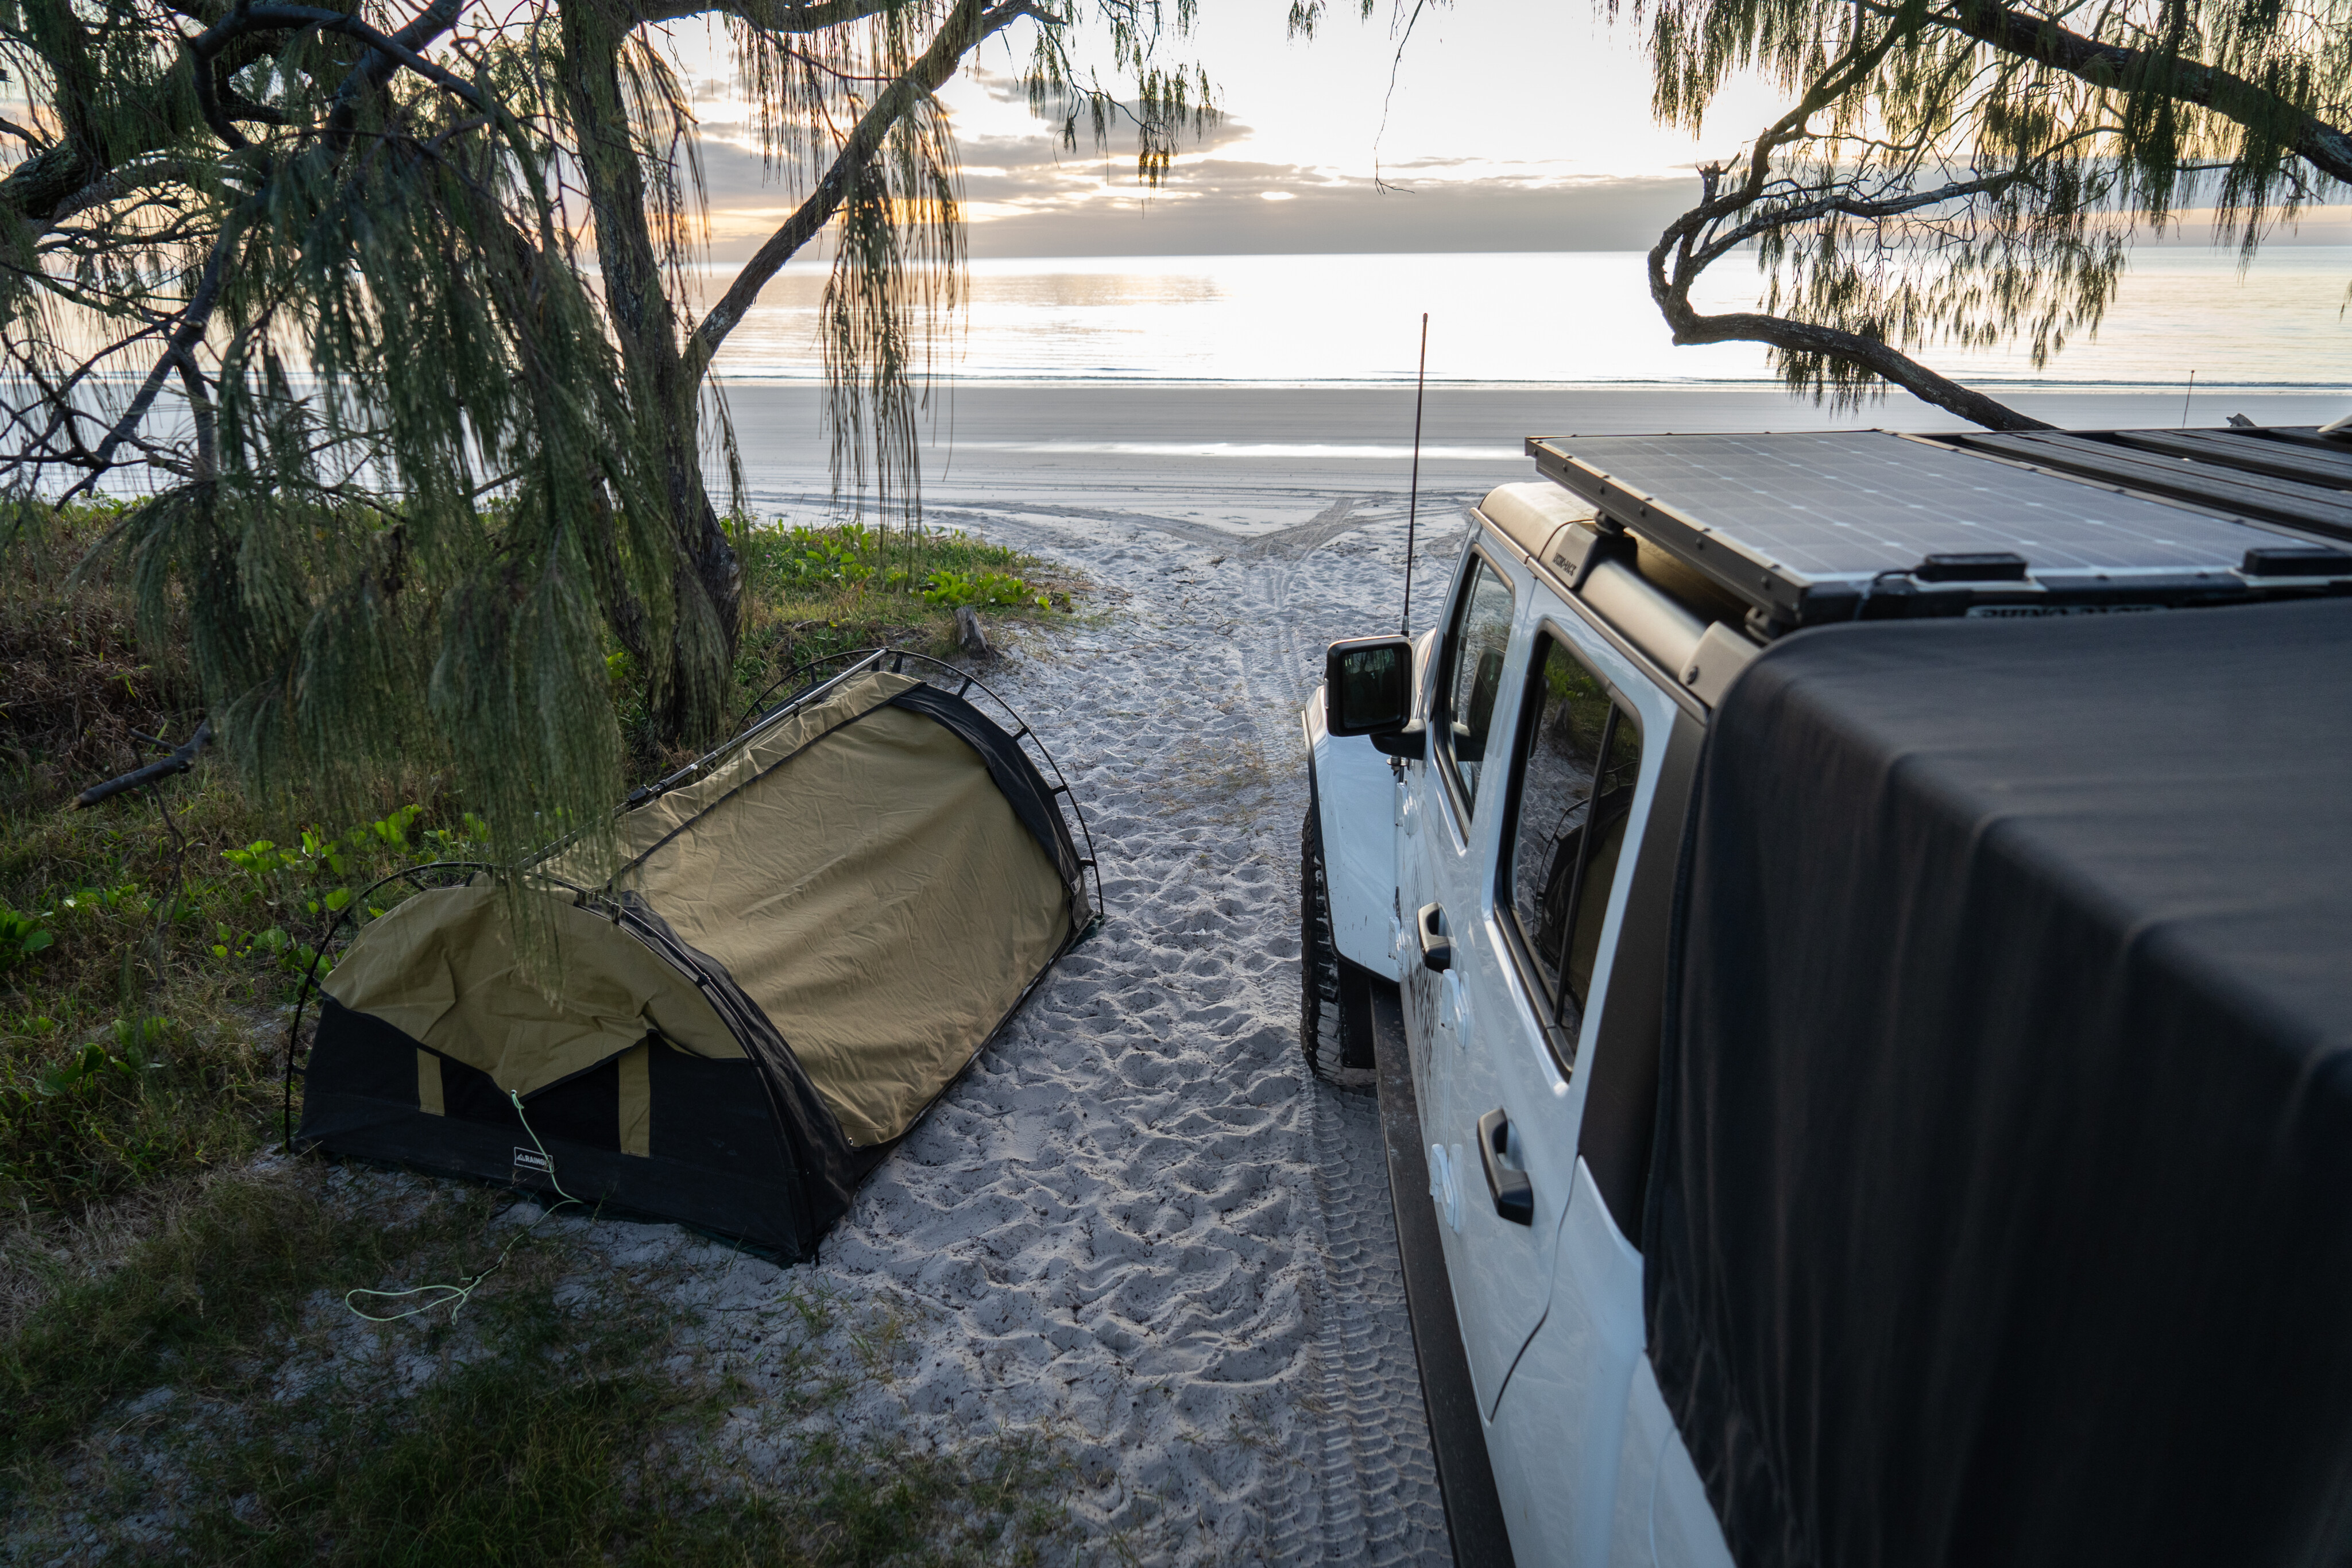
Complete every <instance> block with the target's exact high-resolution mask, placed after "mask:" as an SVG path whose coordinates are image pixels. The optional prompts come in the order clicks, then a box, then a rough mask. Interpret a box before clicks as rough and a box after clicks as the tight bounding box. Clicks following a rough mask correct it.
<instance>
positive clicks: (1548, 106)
mask: <svg viewBox="0 0 2352 1568" xmlns="http://www.w3.org/2000/svg"><path fill="white" fill-rule="evenodd" d="M1286 9H1287V7H1286V6H1284V5H1276V4H1270V3H1268V0H1247V3H1244V0H1207V3H1206V4H1204V5H1202V16H1201V22H1200V26H1199V27H1198V28H1197V30H1196V31H1195V32H1194V33H1193V34H1192V36H1191V37H1189V38H1170V39H1168V40H1166V41H1164V43H1163V45H1162V50H1161V52H1162V55H1163V57H1164V58H1165V59H1166V60H1167V61H1168V62H1170V63H1171V64H1173V63H1179V62H1185V61H1197V62H1198V63H1199V64H1200V65H1201V66H1202V67H1203V68H1205V69H1206V70H1207V72H1208V74H1209V78H1210V81H1211V83H1212V85H1213V88H1214V89H1215V90H1216V94H1217V103H1218V107H1219V108H1220V110H1222V111H1223V116H1224V118H1223V121H1222V122H1221V123H1219V124H1217V125H1215V126H1213V127H1212V128H1211V129H1210V130H1209V131H1208V132H1207V134H1206V135H1205V136H1204V137H1202V139H1201V140H1200V141H1198V142H1197V143H1194V144H1191V145H1188V146H1186V147H1185V149H1184V150H1183V152H1181V155H1180V156H1179V158H1178V160H1177V163H1176V167H1175V169H1174V171H1173V172H1172V173H1171V177H1170V179H1169V180H1168V181H1167V183H1165V184H1164V185H1162V186H1161V187H1160V188H1159V189H1158V190H1150V189H1147V188H1145V187H1143V186H1141V185H1139V183H1137V181H1136V178H1135V171H1134V160H1133V155H1132V152H1131V150H1130V144H1129V143H1128V142H1126V141H1120V140H1117V139H1115V140H1114V142H1113V145H1112V146H1111V147H1110V148H1109V149H1108V150H1105V151H1097V149H1096V148H1094V147H1093V146H1092V145H1091V143H1090V141H1087V139H1086V138H1085V137H1084V136H1083V135H1082V137H1081V141H1080V144H1079V147H1078V150H1077V151H1076V152H1068V151H1066V150H1064V149H1062V148H1059V147H1057V146H1056V145H1055V139H1054V137H1053V135H1052V134H1051V128H1050V127H1048V126H1047V125H1046V124H1045V123H1044V122H1042V121H1040V120H1038V119H1036V118H1035V117H1034V115H1033V114H1032V113H1031V112H1030V110H1029V108H1028V106H1027V104H1026V102H1025V101H1024V99H1023V98H1022V95H1021V92H1020V88H1019V73H1020V70H1021V67H1022V64H1023V60H1024V57H1025V53H1026V49H1027V37H1026V35H1025V29H1026V28H1027V27H1028V26H1030V24H1026V23H1022V24H1016V25H1015V26H1014V27H1013V29H1010V30H1008V32H1007V33H1006V34H1004V35H1002V36H1000V37H999V38H997V39H993V40H992V41H991V42H990V43H989V44H988V45H986V46H984V47H983V48H982V52H981V54H980V56H979V57H978V58H977V60H975V61H974V62H972V64H971V65H970V66H968V67H967V68H966V69H965V70H964V71H963V72H961V73H960V74H959V75H958V77H957V78H955V79H954V80H953V81H952V82H950V84H949V86H948V88H947V89H946V90H945V91H944V92H943V93H942V95H941V96H942V98H943V99H944V100H945V101H946V103H947V104H948V106H949V108H950V112H951V114H952V116H953V121H954V125H955V130H956V134H957V139H958V141H959V144H960V146H961V151H962V155H963V160H964V173H965V180H966V190H967V197H968V203H969V204H968V208H967V216H968V218H969V219H970V220H971V223H972V225H973V228H972V243H973V247H974V249H975V251H976V252H978V253H979V254H983V255H988V254H993V255H1069V254H1095V255H1120V254H1126V255H1134V254H1164V253H1188V252H1189V253H1199V252H1212V253H1213V252H1220V251H1257V250H1359V249H1372V250H1495V249H1528V248H1539V249H1552V248H1562V249H1584V248H1618V247H1621V246H1632V245H1640V246H1647V245H1649V244H1650V243H1652V242H1653V241H1654V238H1655V236H1656V232H1657V230H1658V228H1659V227H1660V226H1662V225H1663V223H1664V220H1665V218H1666V217H1668V216H1671V215H1672V214H1673V213H1675V212H1678V211H1680V210H1681V209H1682V208H1683V207H1685V206H1686V205H1687V204H1688V203H1689V200H1690V199H1691V196H1692V195H1693V194H1695V192H1696V183H1695V181H1694V180H1693V178H1692V175H1691V172H1690V170H1691V166H1692V165H1693V164H1694V163H1695V162H1698V161H1700V160H1701V159H1702V158H1706V157H1708V156H1718V157H1719V156H1722V155H1725V154H1727V153H1728V152H1731V151H1733V150H1734V149H1736V148H1737V147H1738V144H1739V143H1740V141H1742V140H1743V139H1744V138H1745V137H1747V136H1748V135H1749V134H1751V133H1752V132H1753V131H1755V129H1756V128H1757V127H1759V126H1760V125H1761V124H1763V123H1764V122H1765V121H1766V120H1769V119H1770V118H1771V117H1772V116H1773V115H1774V114H1775V113H1777V112H1778V111H1779V110H1780V94H1779V92H1778V91H1776V90H1774V89H1771V88H1769V86H1767V85H1765V84H1761V83H1754V82H1748V83H1742V84H1740V85H1738V87H1736V88H1735V89H1733V90H1732V91H1731V92H1729V93H1727V95H1726V97H1725V99H1723V101H1722V104H1721V106H1720V108H1719V110H1718V112H1717V114H1716V115H1715V116H1713V117H1712V119H1711V120H1710V123H1709V125H1708V126H1707V128H1706V134H1705V135H1703V136H1700V137H1694V136H1692V135H1691V134H1690V133H1689V132H1688V131H1684V130H1681V129H1670V128H1667V127H1664V126H1661V125H1659V124H1658V123H1656V121H1655V120H1654V118H1653V117H1652V115H1651V112H1650V107H1649V92H1650V86H1649V81H1650V78H1649V70H1648V67H1647V64H1646V62H1645V61H1644V60H1643V57H1642V55H1641V52H1640V49H1639V47H1638V46H1639V34H1638V33H1637V31H1636V30H1635V29H1634V27H1633V26H1632V25H1631V24H1620V25H1617V26H1610V25H1608V24H1606V23H1605V22H1604V21H1602V20H1601V16H1600V13H1599V10H1598V8H1597V7H1595V8H1592V9H1587V8H1585V7H1584V6H1581V5H1576V4H1574V3H1572V0H1571V3H1570V4H1559V3H1558V0H1551V3H1543V0H1477V3H1475V4H1471V5H1464V6H1462V7H1460V8H1439V7H1437V6H1430V7H1428V8H1426V9H1425V10H1423V13H1422V16H1421V19H1420V21H1419V23H1418V25H1417V26H1415V27H1414V29H1413V32H1412V37H1411V38H1410V39H1409V40H1407V41H1405V42H1404V44H1403V47H1402V50H1400V48H1399V38H1398V36H1397V33H1396V31H1395V24H1394V23H1393V21H1392V20H1391V18H1390V17H1388V16H1385V15H1383V16H1375V17H1374V18H1373V19H1372V20H1370V22H1359V21H1358V20H1357V19H1356V18H1355V16H1354V15H1353V9H1354V8H1353V6H1351V5H1349V4H1347V0H1339V3H1338V4H1337V5H1334V6H1333V7H1332V9H1333V12H1334V14H1333V15H1332V16H1328V17H1327V18H1326V19H1325V21H1324V22H1323V24H1322V26H1321V27H1320V29H1319V30H1318V35H1317V36H1316V37H1314V38H1313V39H1312V40H1311V41H1308V40H1303V39H1294V38H1292V37H1289V36H1288V31H1287V26H1286ZM680 41H681V43H682V44H688V45H689V46H690V47H691V46H692V44H693V41H692V40H689V39H688V38H687V37H684V36H683V35H681V38H680ZM693 52H695V53H697V54H698V53H699V52H700V51H699V48H698V47H694V48H693ZM713 63H714V64H715V63H716V58H715V57H713ZM1104 79H1105V82H1106V84H1107V85H1108V83H1109V81H1110V78H1109V75H1108V72H1105V74H1104ZM703 121H704V126H705V131H706V134H707V135H708V136H709V137H710V138H711V140H712V141H713V142H714V143H716V144H717V145H714V146H712V147H711V149H710V151H711V152H712V154H713V157H712V159H711V174H712V179H711V183H712V190H711V198H712V209H713V218H714V235H713V237H714V241H715V244H714V250H713V254H714V256H717V257H721V258H724V257H726V256H730V255H732V254H735V253H736V252H737V251H738V250H739V249H740V248H743V247H746V246H749V245H751V244H753V243H756V241H755V239H754V238H753V236H754V235H756V234H758V233H759V232H761V231H762V230H763V229H765V228H767V227H770V226H772V225H773V224H774V223H775V222H777V221H778V220H780V219H781V217H782V215H783V214H784V213H785V212H787V211H789V210H790V207H791V205H792V199H791V198H792V194H793V193H791V192H789V191H788V190H787V189H785V188H783V187H782V186H765V187H762V186H761V183H760V182H759V176H758V170H757V167H756V162H755V161H754V160H751V159H750V158H748V157H739V158H735V159H730V158H729V157H728V156H727V155H726V154H725V152H724V151H723V148H724V146H725V145H726V144H728V143H730V142H731V143H734V144H736V145H738V146H743V145H748V141H749V136H748V131H747V130H746V128H745V126H744V124H743V120H742V112H741V107H740V105H735V104H729V103H727V102H726V101H725V100H724V99H714V100H711V101H709V102H707V103H706V104H705V106H704V110H703ZM1383 181H1384V182H1386V183H1388V184H1390V185H1391V186H1395V187H1399V189H1397V190H1395V191H1392V192H1389V193H1383V192H1381V189H1380V188H1379V184H1380V183H1381V182H1383ZM1645 235H1646V236H1647V237H1643V236H1645Z"/></svg>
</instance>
